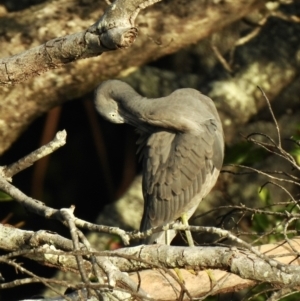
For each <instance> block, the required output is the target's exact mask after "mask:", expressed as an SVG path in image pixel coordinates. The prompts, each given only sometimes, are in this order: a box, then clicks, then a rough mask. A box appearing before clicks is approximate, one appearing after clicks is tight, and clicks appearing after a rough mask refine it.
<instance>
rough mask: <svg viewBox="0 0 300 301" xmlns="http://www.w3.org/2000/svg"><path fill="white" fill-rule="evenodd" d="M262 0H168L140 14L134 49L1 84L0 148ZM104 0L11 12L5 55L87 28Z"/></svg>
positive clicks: (4, 40)
mask: <svg viewBox="0 0 300 301" xmlns="http://www.w3.org/2000/svg"><path fill="white" fill-rule="evenodd" d="M263 5H264V2H263V1H260V0H248V1H237V2H232V1H223V2H220V3H214V2H213V1H209V2H207V1H201V2H199V1H198V0H194V1H184V2H182V1H164V2H162V3H158V4H156V5H154V6H152V7H151V8H148V9H147V10H145V11H143V12H142V14H141V15H140V16H139V17H138V19H137V21H136V24H137V27H138V28H139V37H138V39H137V41H136V43H135V44H134V46H133V47H131V48H130V49H128V50H122V51H117V52H111V53H106V54H105V55H102V56H100V57H95V58H89V59H86V60H80V61H77V62H74V63H71V64H66V65H64V66H62V67H61V68H59V69H57V70H51V71H48V72H47V73H44V74H42V75H39V76H38V72H36V74H34V78H32V79H28V80H27V81H26V82H23V83H20V84H18V85H2V86H1V87H0V91H1V92H0V93H1V96H2V104H1V106H0V125H1V127H0V138H1V141H2V143H1V146H0V153H3V152H4V151H5V150H6V149H8V148H9V146H10V145H11V143H12V142H13V141H15V140H16V139H17V137H18V136H19V135H20V133H21V132H22V131H23V130H24V129H25V128H26V127H27V126H28V125H29V124H30V123H31V122H32V121H33V120H34V119H35V118H36V117H37V116H39V115H41V114H43V113H44V112H46V111H47V110H49V109H50V108H52V107H54V106H56V105H58V104H61V103H63V102H65V101H68V100H71V99H74V98H78V97H80V96H82V95H84V94H86V93H88V92H90V91H91V90H93V89H94V88H95V86H96V85H97V84H98V83H99V82H100V81H102V80H104V79H107V78H113V77H117V76H122V75H124V74H128V73H130V72H132V71H133V70H134V69H135V68H137V67H138V66H141V65H143V64H145V63H146V62H149V61H152V60H155V59H157V58H159V57H161V56H163V55H166V54H170V53H173V52H175V51H177V50H178V49H181V48H183V47H186V46H187V45H190V44H192V43H196V42H197V41H199V40H200V39H203V38H204V37H207V36H208V35H210V34H211V33H212V32H216V31H218V30H220V29H221V28H223V27H224V26H226V25H228V24H231V23H232V22H234V21H236V20H239V19H240V18H242V17H244V16H246V15H247V14H249V13H250V12H251V11H253V10H255V9H257V8H259V7H262V6H263ZM103 6H104V5H103V3H102V4H99V3H94V2H93V1H88V3H87V4H86V3H85V4H82V2H80V1H72V2H71V1H68V2H67V3H66V2H64V1H53V2H50V3H48V2H47V3H45V4H42V5H39V6H37V7H33V8H30V9H28V10H25V11H23V12H17V13H11V14H7V15H6V16H5V17H3V18H2V19H1V21H0V28H1V30H2V39H1V41H0V43H1V54H0V55H1V56H2V57H5V56H6V57H7V56H11V55H13V54H16V53H18V52H21V51H24V50H26V49H30V48H32V47H35V46H37V45H39V44H42V43H44V42H45V41H47V40H49V39H51V38H54V37H57V36H61V35H64V34H69V33H74V32H79V31H84V30H86V29H87V28H88V27H89V25H90V24H91V23H94V22H95V20H97V19H98V17H99V16H101V15H102V14H103V8H104V7H103ZM33 16H34V18H35V19H34V20H36V21H34V22H33V20H32V18H33ZM86 16H89V17H88V18H87V17H86ZM165 16H168V17H167V18H166V17H165ZM66 61H67V62H68V59H67V58H66ZM41 71H42V70H41Z"/></svg>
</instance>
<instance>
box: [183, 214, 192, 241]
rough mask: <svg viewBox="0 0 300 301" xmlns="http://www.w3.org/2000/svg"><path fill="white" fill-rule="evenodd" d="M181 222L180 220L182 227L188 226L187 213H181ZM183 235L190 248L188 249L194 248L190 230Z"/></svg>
mask: <svg viewBox="0 0 300 301" xmlns="http://www.w3.org/2000/svg"><path fill="white" fill-rule="evenodd" d="M181 220H182V223H183V225H185V226H189V222H188V217H187V213H183V214H182V215H181ZM185 235H186V239H187V241H188V244H189V246H190V247H194V246H195V244H194V240H193V237H192V234H191V231H190V230H186V231H185Z"/></svg>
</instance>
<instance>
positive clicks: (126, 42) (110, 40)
mask: <svg viewBox="0 0 300 301" xmlns="http://www.w3.org/2000/svg"><path fill="white" fill-rule="evenodd" d="M137 35H138V30H137V28H135V27H131V28H128V27H126V28H120V27H117V28H111V29H109V30H107V31H106V32H104V33H102V34H101V35H100V41H101V45H102V46H103V47H105V48H107V49H110V50H114V49H118V48H127V47H129V46H131V44H132V43H133V42H134V41H135V39H136V37H137Z"/></svg>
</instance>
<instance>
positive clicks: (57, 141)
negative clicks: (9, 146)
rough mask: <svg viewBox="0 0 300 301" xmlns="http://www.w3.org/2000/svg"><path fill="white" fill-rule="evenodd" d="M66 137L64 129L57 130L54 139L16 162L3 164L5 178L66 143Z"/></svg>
mask: <svg viewBox="0 0 300 301" xmlns="http://www.w3.org/2000/svg"><path fill="white" fill-rule="evenodd" d="M66 137H67V132H66V131H65V130H63V131H60V132H57V134H56V135H55V137H54V139H53V140H52V141H50V142H49V143H47V144H46V145H43V146H42V147H40V148H39V149H37V150H35V151H33V152H32V153H30V154H29V155H27V156H25V157H24V158H22V159H20V160H18V161H17V162H15V163H13V164H11V165H8V166H3V167H2V172H3V175H4V176H5V177H6V178H11V177H13V176H14V175H15V174H17V173H18V172H20V171H22V170H24V169H26V168H28V167H29V166H31V165H32V164H33V163H34V162H36V161H38V160H40V159H41V158H43V157H45V156H48V155H49V154H51V153H53V152H54V151H56V150H57V149H58V148H60V147H62V146H63V145H65V144H66Z"/></svg>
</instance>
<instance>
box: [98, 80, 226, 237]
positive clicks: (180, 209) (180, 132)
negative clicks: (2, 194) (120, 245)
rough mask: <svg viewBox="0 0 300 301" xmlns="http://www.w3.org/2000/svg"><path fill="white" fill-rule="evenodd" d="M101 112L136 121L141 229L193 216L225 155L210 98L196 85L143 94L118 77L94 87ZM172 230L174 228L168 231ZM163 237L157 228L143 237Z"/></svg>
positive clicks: (112, 117) (122, 120)
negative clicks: (163, 93)
mask: <svg viewBox="0 0 300 301" xmlns="http://www.w3.org/2000/svg"><path fill="white" fill-rule="evenodd" d="M95 104H96V108H97V110H98V111H99V113H100V114H101V115H102V116H103V117H104V118H106V119H108V120H109V121H111V122H114V123H128V124H131V125H133V126H134V127H136V129H137V131H138V133H139V134H140V138H139V139H138V142H137V143H138V144H139V149H138V152H139V153H140V157H141V158H142V160H143V195H144V200H145V205H144V213H143V218H142V222H141V228H140V230H141V231H145V230H148V229H150V228H152V227H156V226H162V225H165V224H167V223H170V222H173V221H175V220H177V219H178V218H179V217H180V216H181V215H182V214H183V213H187V216H188V218H190V217H191V216H192V214H193V213H194V212H195V210H196V208H197V207H198V205H199V203H200V201H201V200H202V199H203V198H204V197H205V196H206V195H207V194H208V193H209V192H210V190H211V189H212V187H213V186H214V185H215V182H216V180H217V178H218V175H219V172H220V169H221V166H222V163H223V157H224V137H223V130H222V125H221V121H220V118H219V115H218V112H217V110H216V107H215V105H214V103H213V101H212V100H211V99H210V98H208V97H207V96H205V95H203V94H201V93H200V92H198V91H197V90H194V89H189V88H186V89H179V90H176V91H174V92H173V93H171V94H170V95H169V96H167V97H162V98H157V99H147V98H145V97H142V96H141V95H139V94H138V93H137V92H136V91H134V90H133V89H132V88H131V87H130V86H129V85H127V84H126V83H124V82H121V81H118V80H110V81H106V82H103V83H102V84H101V85H100V86H99V87H98V88H97V89H96V92H95ZM174 235H175V234H174V233H173V234H172V236H174ZM155 241H156V242H163V233H162V232H160V233H155V234H153V235H152V236H151V237H149V238H147V239H146V240H145V242H146V243H153V242H155Z"/></svg>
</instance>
